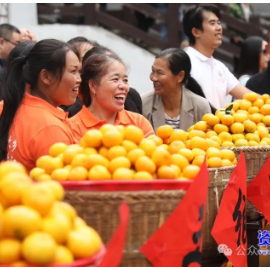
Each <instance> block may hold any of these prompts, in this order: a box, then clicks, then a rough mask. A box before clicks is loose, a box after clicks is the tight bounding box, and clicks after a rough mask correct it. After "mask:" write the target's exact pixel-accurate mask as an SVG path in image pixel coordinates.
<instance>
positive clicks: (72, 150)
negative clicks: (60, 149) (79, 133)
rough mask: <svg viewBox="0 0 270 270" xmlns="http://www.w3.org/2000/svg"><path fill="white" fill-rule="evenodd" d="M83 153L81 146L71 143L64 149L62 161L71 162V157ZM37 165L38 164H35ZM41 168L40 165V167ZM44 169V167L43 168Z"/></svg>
mask: <svg viewBox="0 0 270 270" xmlns="http://www.w3.org/2000/svg"><path fill="white" fill-rule="evenodd" d="M81 153H83V148H82V147H81V146H79V145H77V144H71V145H69V146H68V147H67V149H66V150H65V151H64V153H63V154H64V155H63V161H64V163H65V164H71V161H72V159H73V158H74V157H75V156H76V155H77V154H81ZM37 167H40V166H38V164H37ZM41 168H42V167H41ZM45 170H46V169H45Z"/></svg>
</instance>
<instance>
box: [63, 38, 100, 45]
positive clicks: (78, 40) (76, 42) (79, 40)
mask: <svg viewBox="0 0 270 270" xmlns="http://www.w3.org/2000/svg"><path fill="white" fill-rule="evenodd" d="M82 43H88V44H90V45H92V46H98V45H99V44H98V43H97V42H96V41H95V40H89V39H87V38H85V37H75V38H72V39H70V40H69V41H68V42H67V44H69V45H72V46H76V47H77V46H80V45H81V44H82Z"/></svg>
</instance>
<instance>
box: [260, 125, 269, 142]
mask: <svg viewBox="0 0 270 270" xmlns="http://www.w3.org/2000/svg"><path fill="white" fill-rule="evenodd" d="M258 132H259V136H260V138H261V139H263V138H269V131H268V129H267V128H264V127H260V129H258Z"/></svg>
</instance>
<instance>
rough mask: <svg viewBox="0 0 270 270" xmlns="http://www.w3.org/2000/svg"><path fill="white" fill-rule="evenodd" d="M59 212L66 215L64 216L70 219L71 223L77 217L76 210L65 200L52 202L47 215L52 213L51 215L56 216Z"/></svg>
mask: <svg viewBox="0 0 270 270" xmlns="http://www.w3.org/2000/svg"><path fill="white" fill-rule="evenodd" d="M59 214H64V215H66V217H67V218H68V219H69V220H70V222H71V224H73V223H74V220H75V218H76V217H77V212H76V210H75V208H74V207H73V206H72V205H70V204H68V203H66V202H59V201H56V202H55V203H54V204H53V207H52V209H51V211H50V213H49V215H52V216H55V215H56V216H57V215H59Z"/></svg>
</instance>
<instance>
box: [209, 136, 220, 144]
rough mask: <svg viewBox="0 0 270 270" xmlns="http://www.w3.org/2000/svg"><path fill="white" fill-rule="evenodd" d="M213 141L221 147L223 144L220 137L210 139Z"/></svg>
mask: <svg viewBox="0 0 270 270" xmlns="http://www.w3.org/2000/svg"><path fill="white" fill-rule="evenodd" d="M209 139H210V140H211V141H215V142H216V143H218V144H219V145H221V144H222V141H221V139H220V138H219V136H212V137H210V138H209Z"/></svg>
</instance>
